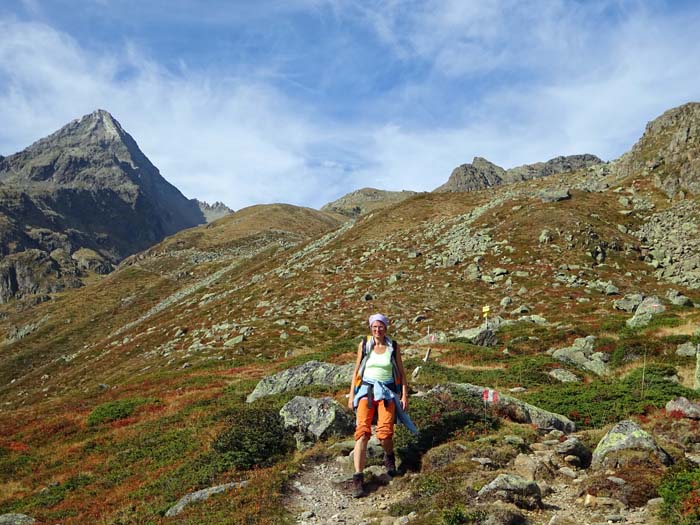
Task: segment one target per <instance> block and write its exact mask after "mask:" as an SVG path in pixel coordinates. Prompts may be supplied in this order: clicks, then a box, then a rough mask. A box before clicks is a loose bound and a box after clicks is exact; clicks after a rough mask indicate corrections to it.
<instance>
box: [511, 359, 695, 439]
mask: <svg viewBox="0 0 700 525" xmlns="http://www.w3.org/2000/svg"><path fill="white" fill-rule="evenodd" d="M675 373H676V371H675V368H673V367H672V366H668V365H659V364H650V365H648V366H647V367H646V369H644V368H643V367H640V368H637V369H635V370H633V371H632V372H631V373H630V374H629V375H627V376H626V377H625V378H623V379H622V380H615V379H596V380H593V381H591V382H590V383H589V384H586V385H581V384H578V383H568V384H561V385H551V386H549V387H547V388H546V389H544V390H540V391H538V392H533V393H531V394H526V395H525V396H523V400H525V401H527V402H528V403H532V404H533V405H536V406H538V407H541V408H544V409H546V410H550V411H552V412H556V413H558V414H562V415H565V416H567V417H568V418H570V419H571V420H573V421H574V422H575V423H576V424H577V426H579V427H580V428H594V427H600V426H603V425H605V424H607V423H613V422H616V421H620V420H621V419H625V418H627V417H629V416H632V415H641V414H645V413H646V412H647V411H648V409H649V407H662V406H664V405H665V404H666V403H667V402H668V401H669V400H670V399H673V398H675V397H678V396H685V397H687V398H697V397H698V393H697V392H695V391H693V390H691V389H689V388H686V387H684V386H682V385H680V384H678V383H676V382H674V381H672V380H670V379H669V377H670V376H673V375H675Z"/></svg>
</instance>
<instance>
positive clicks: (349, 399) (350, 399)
mask: <svg viewBox="0 0 700 525" xmlns="http://www.w3.org/2000/svg"><path fill="white" fill-rule="evenodd" d="M352 401H353V398H352V395H349V396H348V408H349V409H350V410H355V407H354V406H353V404H352Z"/></svg>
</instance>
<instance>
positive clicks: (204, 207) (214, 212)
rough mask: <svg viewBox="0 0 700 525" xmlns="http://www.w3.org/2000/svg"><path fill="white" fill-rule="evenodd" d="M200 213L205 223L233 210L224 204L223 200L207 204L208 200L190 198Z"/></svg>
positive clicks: (224, 215)
mask: <svg viewBox="0 0 700 525" xmlns="http://www.w3.org/2000/svg"><path fill="white" fill-rule="evenodd" d="M192 200H193V201H194V202H195V203H196V204H197V206H198V207H199V209H200V210H201V212H202V214H203V215H204V219H205V220H206V221H207V223H210V222H214V221H215V220H217V219H220V218H221V217H226V215H228V214H229V213H233V210H232V209H231V208H229V207H228V206H226V205H225V204H224V203H223V202H219V201H216V202H215V203H214V204H209V203H208V202H204V201H200V200H197V199H192Z"/></svg>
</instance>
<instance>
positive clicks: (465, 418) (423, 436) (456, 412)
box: [394, 392, 498, 469]
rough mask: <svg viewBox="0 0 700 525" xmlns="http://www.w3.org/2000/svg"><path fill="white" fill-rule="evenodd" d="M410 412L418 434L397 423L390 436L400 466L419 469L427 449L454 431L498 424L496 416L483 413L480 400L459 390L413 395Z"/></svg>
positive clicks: (486, 428) (478, 430) (484, 428)
mask: <svg viewBox="0 0 700 525" xmlns="http://www.w3.org/2000/svg"><path fill="white" fill-rule="evenodd" d="M410 415H411V419H412V420H413V422H414V423H415V425H416V427H417V428H418V430H419V434H418V435H413V434H411V433H410V432H409V431H408V430H407V429H406V427H404V426H403V425H399V426H398V427H397V428H396V434H395V438H394V441H395V444H396V447H397V450H398V453H399V456H400V457H401V460H402V468H408V469H419V468H420V458H421V456H422V455H423V454H424V453H425V452H426V451H427V450H429V449H430V448H432V447H435V446H437V445H439V444H440V443H444V442H445V441H447V440H448V439H449V438H451V437H452V436H454V435H456V434H457V433H460V434H463V433H464V432H463V431H464V430H465V429H469V430H470V431H471V432H473V434H474V435H476V434H481V433H483V432H486V431H489V430H492V429H495V428H497V427H498V420H497V419H496V418H494V417H493V416H491V415H490V414H487V413H485V411H484V407H483V404H482V403H481V400H477V399H474V397H473V396H469V395H468V394H466V393H462V392H454V393H448V392H444V393H441V394H438V395H432V396H429V397H424V398H416V399H413V400H412V401H411V406H410Z"/></svg>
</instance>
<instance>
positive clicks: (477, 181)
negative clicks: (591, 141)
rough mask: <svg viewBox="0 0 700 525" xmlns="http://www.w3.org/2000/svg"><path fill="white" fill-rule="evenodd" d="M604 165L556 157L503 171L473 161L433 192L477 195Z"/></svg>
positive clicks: (480, 160)
mask: <svg viewBox="0 0 700 525" xmlns="http://www.w3.org/2000/svg"><path fill="white" fill-rule="evenodd" d="M602 162H603V161H602V160H600V159H599V158H598V157H596V156H595V155H589V154H584V155H570V156H568V157H555V158H553V159H551V160H548V161H547V162H537V163H535V164H526V165H524V166H518V167H516V168H511V169H509V170H505V169H503V168H501V167H500V166H496V165H495V164H493V163H492V162H489V161H488V160H486V159H484V158H482V157H474V160H473V161H472V163H471V164H462V165H461V166H457V167H456V168H455V169H454V170H453V171H452V174H451V175H450V178H449V179H448V180H447V182H446V183H445V184H443V185H442V186H439V187H438V188H435V190H433V191H435V192H453V191H477V190H483V189H485V188H490V187H492V186H500V185H501V184H511V183H513V182H519V181H524V180H531V179H539V178H542V177H548V176H550V175H555V174H557V173H566V172H573V171H578V170H581V169H584V168H588V167H589V166H595V165H596V164H601V163H602Z"/></svg>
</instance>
